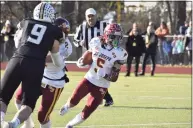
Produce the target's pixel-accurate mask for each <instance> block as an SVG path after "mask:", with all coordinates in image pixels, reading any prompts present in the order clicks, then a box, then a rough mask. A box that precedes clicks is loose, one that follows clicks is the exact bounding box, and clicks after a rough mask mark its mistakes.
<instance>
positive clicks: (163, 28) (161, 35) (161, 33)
mask: <svg viewBox="0 0 193 128" xmlns="http://www.w3.org/2000/svg"><path fill="white" fill-rule="evenodd" d="M155 34H156V35H157V36H158V56H159V58H160V59H159V60H160V64H162V65H163V64H164V61H165V58H164V51H163V44H164V43H166V37H165V36H166V35H168V34H169V29H168V27H167V25H166V23H165V22H161V24H160V27H159V28H157V29H156V31H155Z"/></svg>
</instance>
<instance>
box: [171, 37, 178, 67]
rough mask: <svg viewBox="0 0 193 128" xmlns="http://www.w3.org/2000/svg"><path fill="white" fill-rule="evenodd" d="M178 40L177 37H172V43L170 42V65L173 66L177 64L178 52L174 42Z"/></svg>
mask: <svg viewBox="0 0 193 128" xmlns="http://www.w3.org/2000/svg"><path fill="white" fill-rule="evenodd" d="M177 40H178V37H177V35H174V37H173V41H172V44H171V46H172V65H175V64H177V63H178V51H177V45H176V42H177Z"/></svg>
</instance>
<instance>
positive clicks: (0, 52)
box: [0, 20, 5, 61]
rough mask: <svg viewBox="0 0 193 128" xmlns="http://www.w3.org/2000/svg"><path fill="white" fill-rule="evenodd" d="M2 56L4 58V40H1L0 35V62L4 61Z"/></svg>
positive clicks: (0, 28)
mask: <svg viewBox="0 0 193 128" xmlns="http://www.w3.org/2000/svg"><path fill="white" fill-rule="evenodd" d="M2 28H3V21H2V20H1V22H0V30H2ZM4 56H5V53H4V40H3V36H2V35H0V59H1V61H3V60H4Z"/></svg>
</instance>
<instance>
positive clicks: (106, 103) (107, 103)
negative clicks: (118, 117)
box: [104, 100, 114, 107]
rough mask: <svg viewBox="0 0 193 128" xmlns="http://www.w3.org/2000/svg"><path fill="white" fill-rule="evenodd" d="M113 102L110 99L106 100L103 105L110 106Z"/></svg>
mask: <svg viewBox="0 0 193 128" xmlns="http://www.w3.org/2000/svg"><path fill="white" fill-rule="evenodd" d="M113 104H114V102H113V101H112V100H111V101H108V102H107V101H106V102H105V105H104V106H105V107H108V106H111V105H113Z"/></svg>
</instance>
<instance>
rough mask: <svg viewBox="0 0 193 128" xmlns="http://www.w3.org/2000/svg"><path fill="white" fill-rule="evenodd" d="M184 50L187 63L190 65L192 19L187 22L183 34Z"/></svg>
mask: <svg viewBox="0 0 193 128" xmlns="http://www.w3.org/2000/svg"><path fill="white" fill-rule="evenodd" d="M184 42H185V49H184V50H185V52H186V54H187V57H188V64H189V65H192V21H190V22H189V27H188V29H187V33H186V36H185V41H184Z"/></svg>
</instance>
